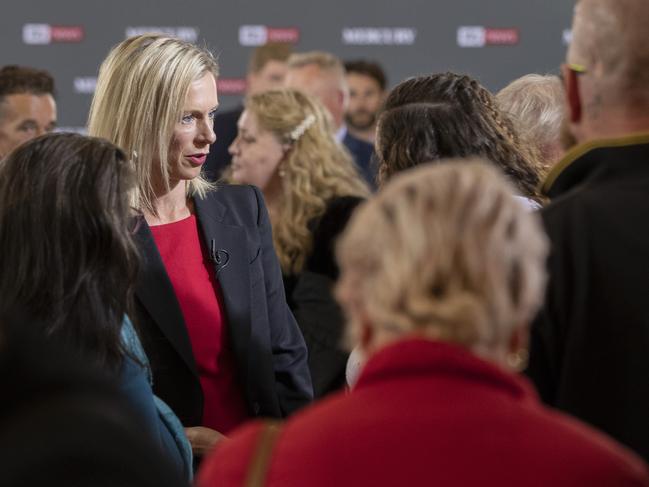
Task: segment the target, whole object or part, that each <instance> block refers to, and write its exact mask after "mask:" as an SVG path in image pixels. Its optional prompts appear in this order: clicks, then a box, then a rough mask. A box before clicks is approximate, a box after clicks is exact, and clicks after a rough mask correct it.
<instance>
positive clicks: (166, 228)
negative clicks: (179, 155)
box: [151, 215, 247, 434]
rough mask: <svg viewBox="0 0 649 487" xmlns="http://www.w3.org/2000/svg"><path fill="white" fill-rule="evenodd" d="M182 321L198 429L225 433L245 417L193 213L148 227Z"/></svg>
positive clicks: (213, 282)
mask: <svg viewBox="0 0 649 487" xmlns="http://www.w3.org/2000/svg"><path fill="white" fill-rule="evenodd" d="M151 232H152V233H153V238H154V239H155V242H156V245H157V247H158V251H159V252H160V256H161V257H162V261H163V262H164V265H165V268H166V270H167V274H168V275H169V279H170V280H171V284H172V285H173V288H174V291H175V293H176V299H177V300H178V304H179V305H180V309H181V311H182V314H183V318H184V319H185V325H186V327H187V332H188V333H189V339H190V341H191V344H192V351H193V353H194V359H195V361H196V366H197V368H198V374H199V377H200V382H201V387H202V389H203V396H204V398H205V399H204V405H203V425H204V426H207V427H209V428H212V429H215V430H217V431H219V432H221V433H224V434H227V433H229V432H230V431H231V430H232V429H233V428H234V427H236V426H238V425H239V424H241V423H242V422H243V421H245V419H246V418H247V413H246V406H245V403H244V400H243V396H242V393H241V389H240V387H239V384H238V381H237V378H236V371H235V363H234V358H233V355H232V351H231V350H230V343H229V340H228V327H227V326H226V320H225V314H224V313H223V305H222V303H221V293H220V289H219V284H218V281H217V280H216V277H215V275H214V267H213V265H212V263H211V262H210V261H209V258H208V253H207V249H206V247H205V245H204V244H203V241H202V239H201V238H200V236H199V228H198V222H197V221H196V217H195V216H194V215H192V216H190V217H189V218H185V219H184V220H180V221H177V222H173V223H168V224H164V225H156V226H152V227H151Z"/></svg>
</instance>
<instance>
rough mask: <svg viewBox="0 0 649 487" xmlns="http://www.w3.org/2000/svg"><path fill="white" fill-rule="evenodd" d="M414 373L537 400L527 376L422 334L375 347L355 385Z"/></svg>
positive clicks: (521, 398)
mask: <svg viewBox="0 0 649 487" xmlns="http://www.w3.org/2000/svg"><path fill="white" fill-rule="evenodd" d="M418 376H419V377H434V376H438V377H445V378H455V379H457V380H458V381H466V382H467V383H479V384H482V385H489V386H490V387H491V388H493V389H497V390H500V391H502V392H503V393H505V394H507V395H509V396H512V397H513V398H515V399H518V400H524V401H532V402H537V401H538V399H537V395H536V392H535V391H534V389H533V387H532V386H531V384H530V383H529V382H528V381H527V379H525V378H523V377H520V376H516V375H514V374H512V373H510V372H507V371H505V370H504V369H502V368H500V367H499V366H497V365H495V364H491V363H489V362H487V361H485V360H483V359H481V358H479V357H477V356H476V355H475V354H473V353H471V352H469V351H468V350H466V349H464V348H462V347H460V346H458V345H453V344H450V343H444V342H437V341H433V340H426V339H422V338H412V339H405V340H401V341H399V342H397V343H394V344H392V345H389V346H387V347H386V348H384V349H382V350H379V351H378V352H377V353H376V354H375V355H373V356H372V357H371V358H370V360H369V361H368V362H367V365H365V367H364V368H363V371H362V373H361V376H360V378H359V380H358V384H357V386H356V388H357V389H362V388H364V387H367V386H372V385H374V384H377V383H381V382H385V381H388V380H389V381H392V380H400V379H409V378H413V377H418Z"/></svg>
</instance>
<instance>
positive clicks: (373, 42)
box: [342, 27, 417, 46]
mask: <svg viewBox="0 0 649 487" xmlns="http://www.w3.org/2000/svg"><path fill="white" fill-rule="evenodd" d="M416 40H417V29H414V28H412V27H345V28H344V29H343V31H342V41H343V44H345V45H348V46H412V45H413V44H414V43H415V42H416Z"/></svg>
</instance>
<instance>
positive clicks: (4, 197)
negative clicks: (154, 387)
mask: <svg viewBox="0 0 649 487" xmlns="http://www.w3.org/2000/svg"><path fill="white" fill-rule="evenodd" d="M134 184H135V175H134V171H133V169H132V166H131V164H130V162H129V161H127V159H126V157H125V155H124V153H123V152H122V151H121V150H120V149H118V148H117V147H116V146H114V145H113V144H111V143H109V142H107V141H105V140H101V139H96V138H90V137H84V136H81V135H77V134H50V135H45V136H42V137H39V138H36V139H34V140H32V141H31V142H28V143H26V144H24V145H22V146H21V147H19V148H18V149H16V150H15V151H14V152H12V153H11V154H10V155H9V156H8V157H7V158H6V159H5V160H4V161H3V162H2V164H0V268H2V272H1V273H0V296H2V299H0V319H2V320H3V323H7V324H8V326H10V327H17V326H20V325H22V324H23V323H30V324H31V323H33V327H35V328H38V330H39V331H40V334H41V335H42V336H44V337H46V338H47V339H48V340H51V341H54V342H56V343H57V344H59V345H60V346H62V347H64V348H65V349H66V350H67V351H69V352H70V353H71V354H72V355H76V356H78V358H79V359H80V360H81V361H84V362H85V363H87V364H88V365H89V366H90V367H98V368H100V369H102V370H105V371H106V372H108V373H109V374H111V375H113V376H115V377H116V378H117V383H118V385H119V387H120V389H121V390H122V392H123V393H124V394H125V395H126V396H127V397H128V398H129V399H130V401H131V403H132V405H133V407H134V408H135V409H137V411H138V412H139V413H140V416H141V419H142V423H141V424H142V427H143V428H144V429H145V430H146V431H147V433H148V434H149V435H151V437H153V438H154V439H157V440H158V442H159V444H160V446H161V447H162V449H163V450H164V451H166V453H167V454H168V457H169V459H170V461H172V462H174V463H175V464H176V465H177V466H178V467H179V468H183V467H184V469H185V473H186V474H187V475H189V474H190V471H191V469H190V465H191V454H190V453H191V452H190V451H189V445H188V444H187V442H186V439H184V438H183V437H182V429H181V427H180V424H179V423H178V422H177V419H175V418H174V417H173V415H170V414H169V413H170V411H169V410H168V409H167V408H166V407H165V406H164V404H163V403H161V402H159V401H157V399H156V398H154V396H153V393H152V391H151V386H150V383H149V380H148V375H147V363H146V356H145V355H144V354H143V353H142V350H141V345H140V344H139V340H138V339H137V334H136V333H135V331H134V330H133V327H132V325H131V323H130V321H129V320H128V318H127V313H128V312H129V310H130V308H131V300H132V296H133V290H134V285H135V280H136V273H137V268H138V266H137V263H138V256H137V251H136V248H135V244H134V242H133V240H132V237H131V235H130V232H129V230H128V224H129V221H130V220H131V219H132V215H131V209H130V205H129V192H130V191H132V189H133V187H134Z"/></svg>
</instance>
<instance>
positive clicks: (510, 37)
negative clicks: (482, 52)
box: [485, 28, 520, 46]
mask: <svg viewBox="0 0 649 487" xmlns="http://www.w3.org/2000/svg"><path fill="white" fill-rule="evenodd" d="M485 40H486V41H487V45H490V46H513V45H516V44H518V41H519V40H520V35H519V33H518V29H490V28H487V29H486V31H485Z"/></svg>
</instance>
